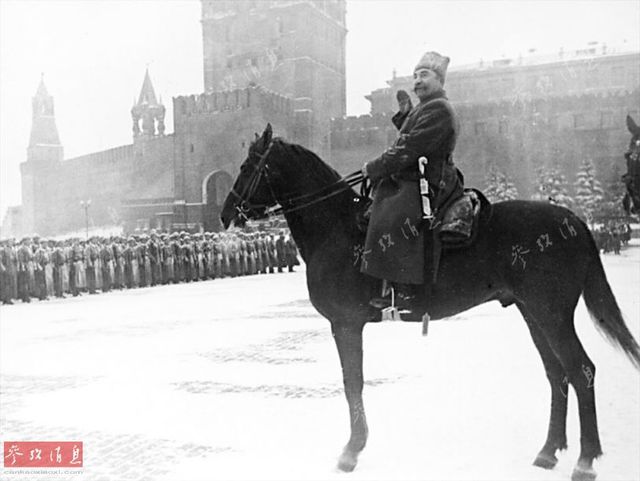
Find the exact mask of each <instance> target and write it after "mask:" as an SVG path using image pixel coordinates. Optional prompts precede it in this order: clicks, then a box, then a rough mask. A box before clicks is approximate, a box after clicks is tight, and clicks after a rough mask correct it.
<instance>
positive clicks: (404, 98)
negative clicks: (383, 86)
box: [396, 89, 413, 114]
mask: <svg viewBox="0 0 640 481" xmlns="http://www.w3.org/2000/svg"><path fill="white" fill-rule="evenodd" d="M396 100H397V101H398V108H399V109H400V112H402V113H403V114H407V113H409V111H410V110H411V109H412V108H413V104H412V103H411V97H409V94H408V93H407V91H406V90H402V89H401V90H398V92H396Z"/></svg>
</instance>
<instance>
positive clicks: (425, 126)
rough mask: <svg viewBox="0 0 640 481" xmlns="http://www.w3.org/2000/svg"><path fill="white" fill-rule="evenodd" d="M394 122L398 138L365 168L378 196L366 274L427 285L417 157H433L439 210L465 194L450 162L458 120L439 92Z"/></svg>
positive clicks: (430, 171)
mask: <svg viewBox="0 0 640 481" xmlns="http://www.w3.org/2000/svg"><path fill="white" fill-rule="evenodd" d="M393 123H394V124H395V125H396V127H398V128H399V129H400V133H399V137H398V140H397V141H396V143H395V144H394V146H393V147H391V148H390V149H388V150H387V151H386V152H385V153H384V154H382V156H380V157H379V158H377V159H375V160H373V161H371V162H369V163H367V165H366V170H367V175H368V176H369V178H370V179H371V180H372V182H373V183H374V191H373V192H374V194H373V204H372V208H371V218H370V220H369V226H368V229H367V237H366V241H365V246H364V249H363V253H362V260H361V271H362V272H363V273H365V274H368V275H371V276H374V277H378V278H380V279H388V280H390V281H394V282H400V283H405V284H423V283H424V279H425V275H424V271H425V262H424V260H425V247H424V245H425V243H424V236H425V226H424V225H423V224H424V223H423V222H422V207H421V198H420V184H419V170H418V159H419V158H420V157H423V156H424V157H426V158H427V159H428V164H427V169H426V176H427V179H428V181H429V186H430V192H431V199H432V200H431V202H432V207H433V208H434V209H435V208H437V207H438V206H440V205H443V204H444V203H446V201H447V199H448V198H450V197H453V196H454V195H458V194H459V193H461V191H462V184H461V179H459V177H458V172H457V169H456V168H455V166H454V164H453V161H452V158H451V154H452V152H453V149H454V147H455V143H456V138H457V133H458V121H457V117H456V115H455V112H454V110H453V108H452V106H451V104H450V103H449V101H448V100H447V97H446V95H445V92H444V91H440V92H438V93H435V94H433V95H432V96H430V97H429V98H428V99H425V100H423V101H422V102H420V103H419V104H418V105H416V106H415V107H414V108H413V109H411V111H410V112H408V113H407V114H404V115H403V114H401V113H398V114H396V115H395V116H394V118H393ZM427 228H428V226H427Z"/></svg>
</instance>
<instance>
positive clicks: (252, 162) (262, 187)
mask: <svg viewBox="0 0 640 481" xmlns="http://www.w3.org/2000/svg"><path fill="white" fill-rule="evenodd" d="M255 135H256V138H255V140H254V141H253V142H251V145H250V146H249V154H248V155H247V158H246V159H245V160H244V162H242V165H241V166H240V173H239V174H238V177H237V178H236V181H235V183H234V184H233V187H232V189H231V192H229V195H228V196H227V198H226V200H225V202H224V206H223V207H222V213H221V214H220V217H221V219H222V224H223V225H224V228H225V229H227V228H228V227H229V226H230V225H231V223H232V222H233V223H235V224H238V225H243V224H244V223H245V222H246V221H247V220H248V219H256V218H261V217H264V216H265V213H266V210H267V209H268V208H269V207H272V206H273V205H275V204H276V203H277V201H276V199H275V197H274V195H273V192H272V190H271V187H270V184H269V165H268V163H267V161H268V160H269V155H270V153H271V149H272V148H273V130H272V129H271V124H267V127H266V128H265V130H264V132H263V133H262V135H261V136H259V135H258V134H255Z"/></svg>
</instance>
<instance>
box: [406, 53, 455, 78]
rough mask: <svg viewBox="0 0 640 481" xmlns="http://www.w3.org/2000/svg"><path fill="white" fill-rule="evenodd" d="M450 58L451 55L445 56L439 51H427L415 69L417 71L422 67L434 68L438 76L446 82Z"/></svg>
mask: <svg viewBox="0 0 640 481" xmlns="http://www.w3.org/2000/svg"><path fill="white" fill-rule="evenodd" d="M449 60H450V59H449V57H443V56H442V55H440V54H439V53H438V52H427V53H425V54H424V55H423V56H422V58H421V59H420V61H419V62H418V65H416V68H415V69H413V71H414V72H416V71H418V70H420V69H422V68H426V69H429V70H433V71H434V72H435V73H436V74H437V75H438V77H440V80H441V81H442V83H444V79H445V77H446V76H447V67H448V66H449Z"/></svg>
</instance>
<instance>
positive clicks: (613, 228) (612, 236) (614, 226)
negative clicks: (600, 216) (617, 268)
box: [593, 222, 631, 255]
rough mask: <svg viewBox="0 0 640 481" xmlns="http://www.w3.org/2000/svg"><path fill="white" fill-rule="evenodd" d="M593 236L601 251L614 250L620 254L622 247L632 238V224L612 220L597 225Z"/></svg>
mask: <svg viewBox="0 0 640 481" xmlns="http://www.w3.org/2000/svg"><path fill="white" fill-rule="evenodd" d="M593 237H594V239H595V241H596V246H597V247H598V250H599V251H602V252H604V253H607V252H613V253H614V254H616V255H620V249H621V248H622V246H623V245H627V244H628V243H629V241H630V240H631V226H630V225H629V224H627V223H622V222H618V223H616V222H610V223H608V224H607V225H604V226H600V227H596V228H595V229H594V231H593Z"/></svg>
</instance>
